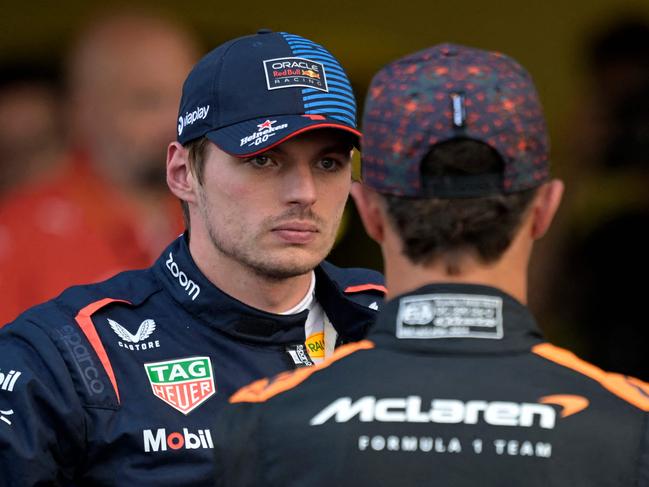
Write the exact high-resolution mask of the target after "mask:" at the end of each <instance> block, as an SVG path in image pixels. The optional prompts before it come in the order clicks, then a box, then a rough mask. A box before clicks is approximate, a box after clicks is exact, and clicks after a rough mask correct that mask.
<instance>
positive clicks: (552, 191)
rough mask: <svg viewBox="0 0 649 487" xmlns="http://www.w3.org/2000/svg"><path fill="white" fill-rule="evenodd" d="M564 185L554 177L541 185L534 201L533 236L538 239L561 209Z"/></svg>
mask: <svg viewBox="0 0 649 487" xmlns="http://www.w3.org/2000/svg"><path fill="white" fill-rule="evenodd" d="M563 190H564V185H563V182H562V181H559V180H558V179H553V180H552V181H550V182H548V183H545V184H543V185H542V186H541V187H539V189H538V192H537V194H536V197H535V199H534V203H533V210H532V211H533V212H534V215H533V222H532V235H531V236H532V238H533V239H535V240H538V239H539V238H541V237H542V236H543V235H545V233H546V232H547V231H548V229H549V228H550V225H551V224H552V220H553V219H554V215H555V214H556V213H557V210H558V209H559V204H560V203H561V197H562V196H563Z"/></svg>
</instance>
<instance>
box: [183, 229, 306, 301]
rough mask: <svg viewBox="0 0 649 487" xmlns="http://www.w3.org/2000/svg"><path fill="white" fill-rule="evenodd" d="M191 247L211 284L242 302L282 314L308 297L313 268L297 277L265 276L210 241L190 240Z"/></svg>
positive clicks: (191, 251) (194, 257) (194, 256)
mask: <svg viewBox="0 0 649 487" xmlns="http://www.w3.org/2000/svg"><path fill="white" fill-rule="evenodd" d="M209 247H212V249H210V248H209ZM189 249H190V253H191V255H192V258H193V259H194V262H196V265H197V266H198V268H199V269H200V270H201V272H202V273H203V274H204V275H205V277H207V278H208V279H209V280H210V281H211V282H212V284H214V285H215V286H216V287H218V288H219V289H220V290H221V291H223V292H224V293H226V294H228V295H230V296H232V297H233V298H235V299H237V300H239V301H241V302H242V303H245V304H247V305H248V306H252V307H253V308H257V309H260V310H262V311H267V312H269V313H283V312H285V311H286V310H289V309H291V308H293V307H295V306H296V305H297V304H298V303H299V302H300V301H302V299H303V298H304V297H305V296H306V294H307V292H308V291H309V288H310V285H311V279H312V272H311V271H309V272H307V273H305V274H301V275H299V276H295V277H289V278H286V279H275V278H270V277H265V276H262V275H260V274H259V273H257V272H255V271H254V270H252V269H251V268H250V267H248V266H246V265H243V264H242V263H240V262H238V261H236V260H234V259H231V258H229V257H227V256H225V255H223V254H221V253H220V252H219V251H218V250H216V249H214V248H213V246H212V245H211V244H209V245H198V244H196V243H195V241H193V240H190V243H189Z"/></svg>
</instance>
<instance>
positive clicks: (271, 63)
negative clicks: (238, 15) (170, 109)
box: [178, 29, 360, 157]
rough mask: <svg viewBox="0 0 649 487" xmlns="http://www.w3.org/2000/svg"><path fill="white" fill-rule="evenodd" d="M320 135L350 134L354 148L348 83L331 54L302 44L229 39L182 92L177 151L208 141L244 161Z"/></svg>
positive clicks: (267, 37) (286, 39)
mask: <svg viewBox="0 0 649 487" xmlns="http://www.w3.org/2000/svg"><path fill="white" fill-rule="evenodd" d="M325 127H330V128H335V129H340V130H344V131H346V132H349V133H351V134H353V135H354V136H355V139H356V145H358V140H359V137H360V132H359V131H358V130H357V129H356V101H355V99H354V93H353V91H352V87H351V84H350V83H349V79H348V78H347V75H346V74H345V71H344V70H343V68H342V66H341V65H340V63H339V62H338V61H337V60H336V58H335V57H334V56H333V55H332V54H331V53H330V52H329V51H327V50H326V49H325V48H324V47H322V46H320V45H318V44H316V43H314V42H312V41H310V40H308V39H305V38H304V37H300V36H297V35H293V34H288V33H286V32H271V31H269V30H265V29H264V30H260V31H259V32H258V33H257V34H256V35H251V36H246V37H240V38H238V39H233V40H231V41H229V42H226V43H225V44H222V45H221V46H219V47H217V48H216V49H214V50H213V51H211V52H210V53H208V54H207V55H206V56H205V57H203V58H202V59H201V60H200V61H199V62H198V63H197V64H196V66H194V68H193V69H192V71H191V72H190V73H189V76H188V77H187V80H185V84H184V86H183V93H182V99H181V101H180V111H179V113H178V142H180V143H181V144H185V143H187V142H189V141H190V140H193V139H196V138H198V137H202V136H207V138H208V139H210V140H211V141H212V142H214V143H215V144H216V145H217V146H219V147H220V148H221V149H222V150H224V151H225V152H228V153H230V154H232V155H235V156H237V157H247V156H252V155H255V154H258V153H260V152H263V151H265V150H268V149H269V148H271V147H273V146H276V145H278V144H281V143H282V142H284V141H285V140H287V139H289V138H291V137H294V136H296V135H298V134H300V133H302V132H305V131H308V130H313V129H318V128H325Z"/></svg>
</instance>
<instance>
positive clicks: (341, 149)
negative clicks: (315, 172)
mask: <svg viewBox="0 0 649 487" xmlns="http://www.w3.org/2000/svg"><path fill="white" fill-rule="evenodd" d="M353 149H354V145H353V144H346V143H344V142H340V143H333V144H330V145H327V146H325V147H323V148H322V149H320V150H319V151H318V152H317V155H318V156H322V155H324V154H331V153H332V152H333V153H338V154H348V153H349V152H351V151H352V150H353ZM273 153H277V154H280V155H285V154H286V151H285V150H284V149H282V148H281V144H280V145H278V146H277V147H272V148H270V149H268V150H267V151H265V152H263V153H262V155H263V154H273Z"/></svg>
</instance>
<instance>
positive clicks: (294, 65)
mask: <svg viewBox="0 0 649 487" xmlns="http://www.w3.org/2000/svg"><path fill="white" fill-rule="evenodd" d="M264 71H265V72H266V85H267V87H268V89H269V90H278V89H280V88H294V87H296V86H303V87H305V88H314V89H316V90H320V91H326V92H328V91H329V88H328V87H327V77H326V75H325V69H324V65H322V64H321V63H317V62H315V61H311V60H310V59H305V58H301V57H281V58H276V59H266V60H265V61H264Z"/></svg>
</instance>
